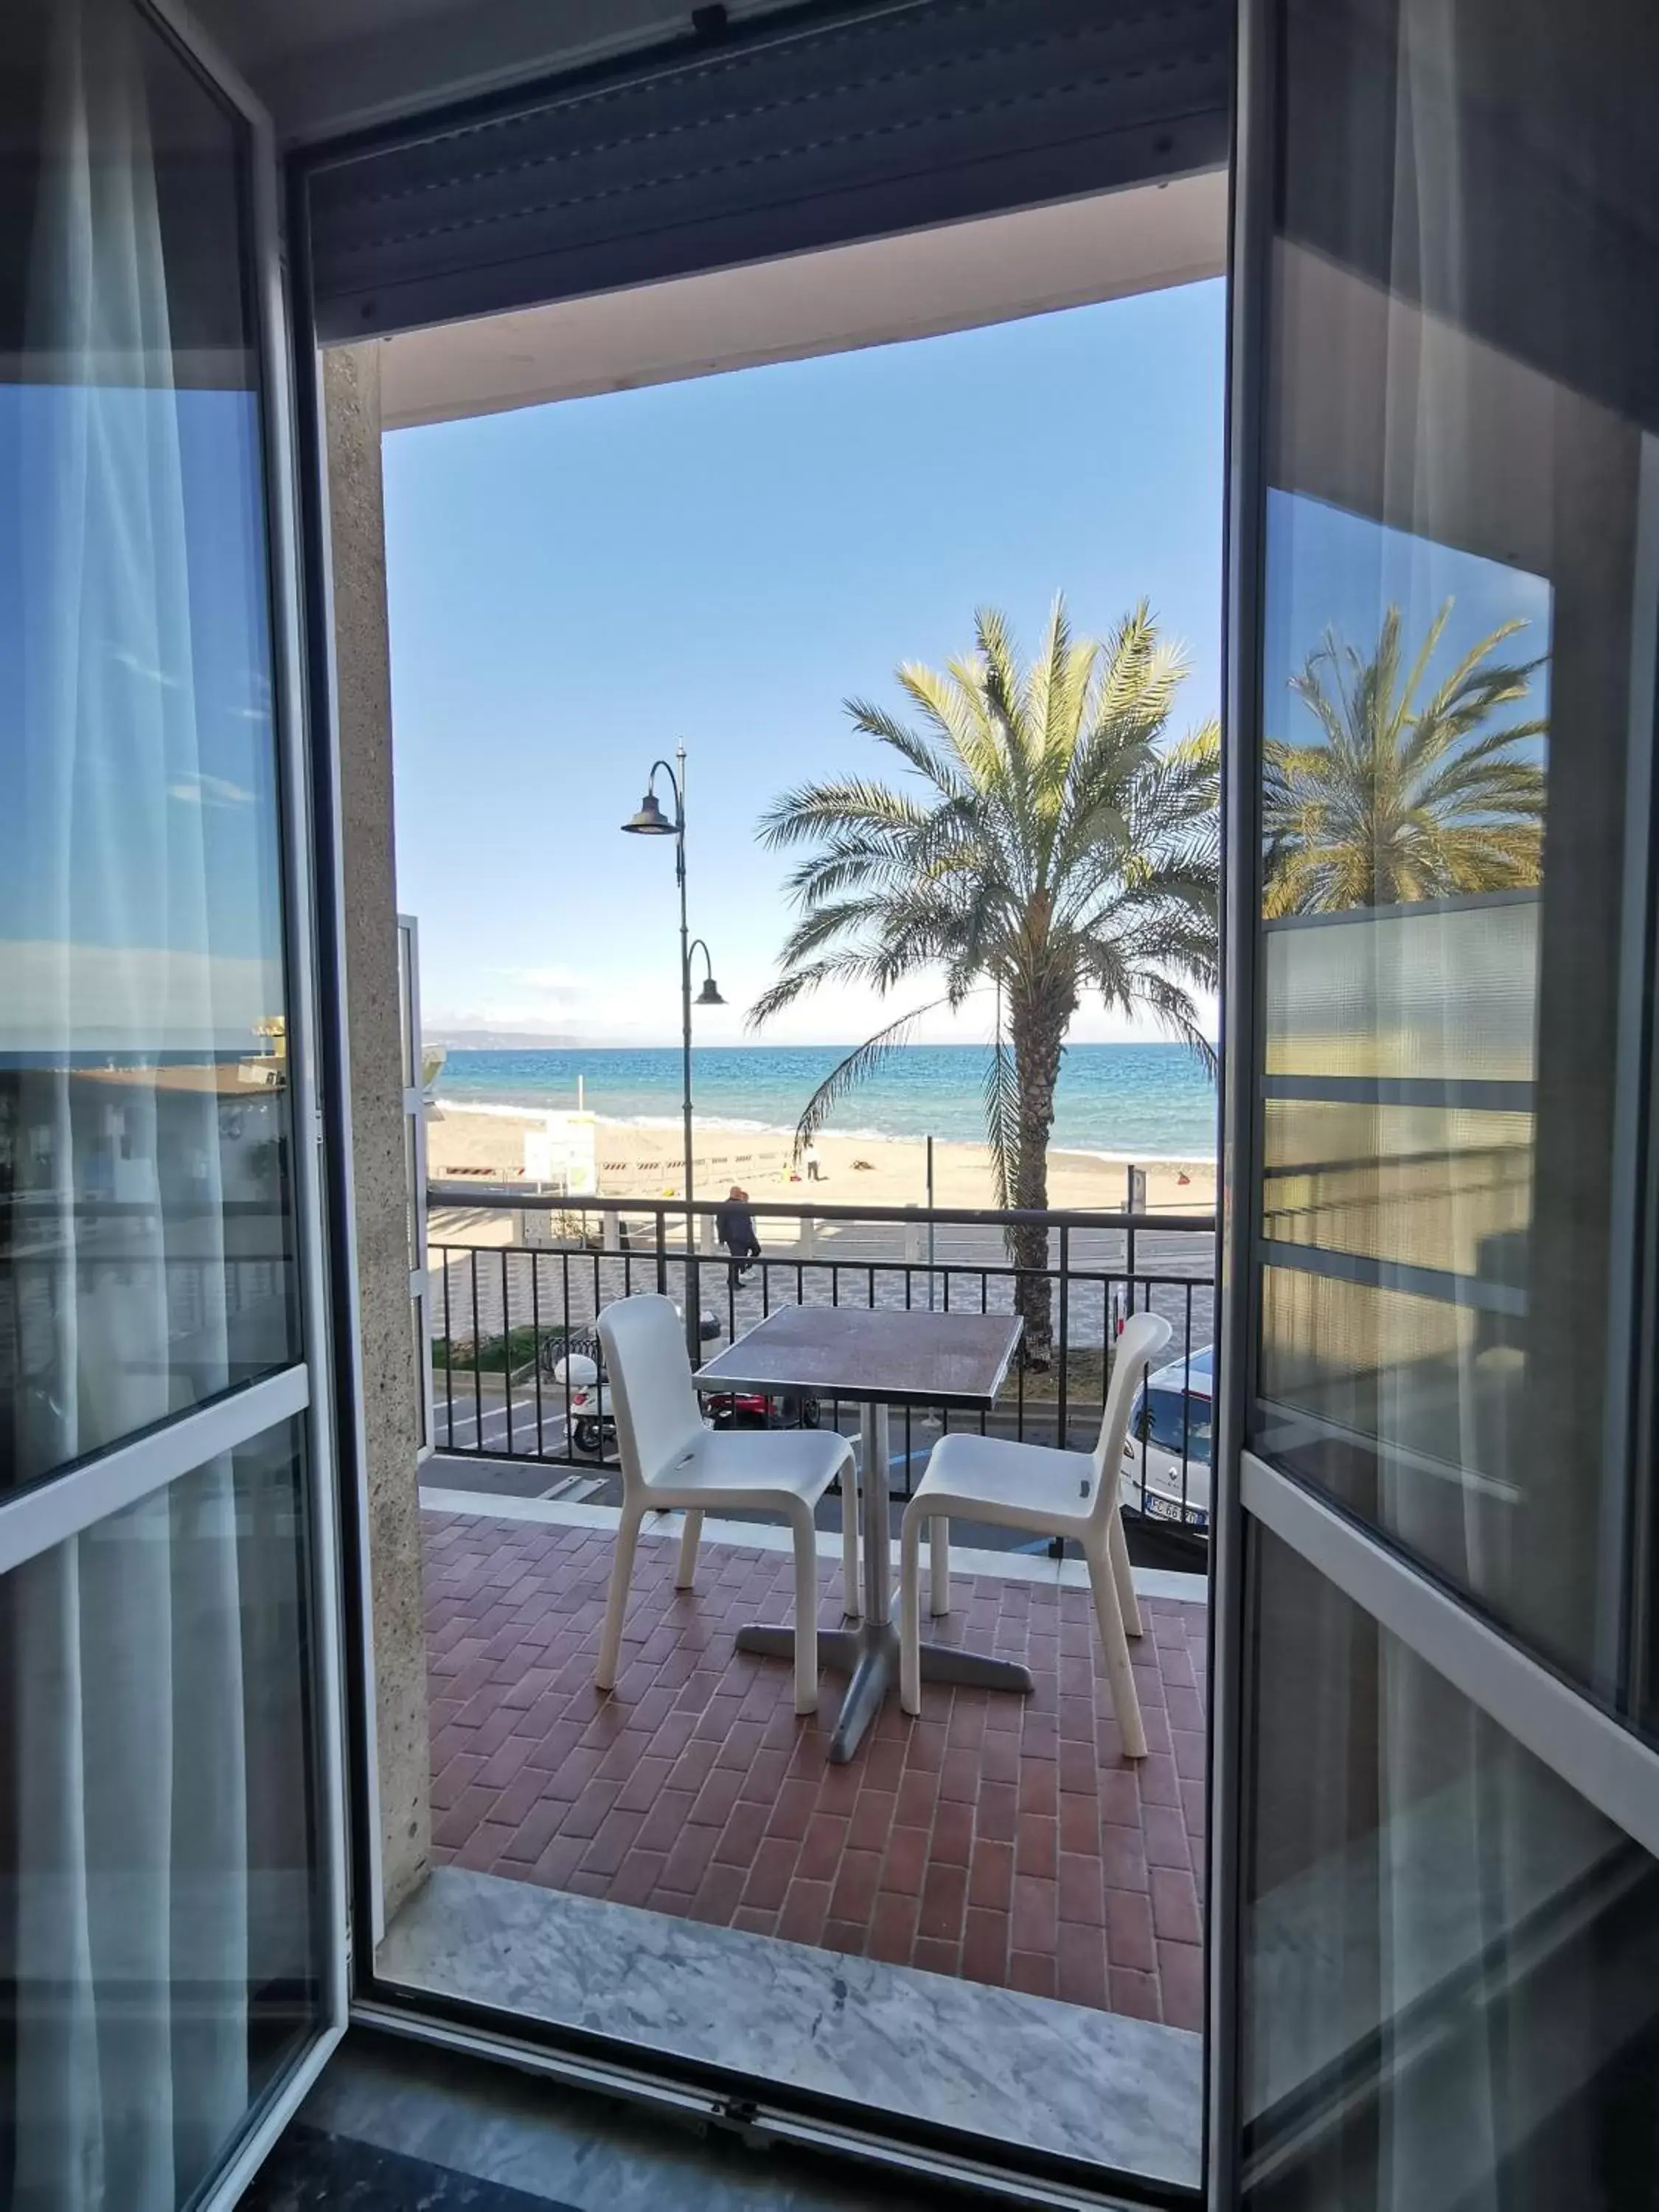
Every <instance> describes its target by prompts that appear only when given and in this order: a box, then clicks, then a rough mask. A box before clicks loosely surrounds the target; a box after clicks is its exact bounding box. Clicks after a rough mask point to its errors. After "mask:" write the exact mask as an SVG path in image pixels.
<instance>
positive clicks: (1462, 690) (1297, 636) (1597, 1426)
mask: <svg viewBox="0 0 1659 2212" xmlns="http://www.w3.org/2000/svg"><path fill="white" fill-rule="evenodd" d="M1245 17H1246V24H1245V33H1244V38H1243V50H1242V63H1241V79H1240V86H1241V91H1240V100H1241V109H1240V113H1241V128H1240V140H1239V143H1240V161H1241V169H1240V190H1239V199H1238V210H1239V228H1238V234H1237V261H1236V265H1235V278H1236V296H1235V312H1236V322H1235V336H1236V341H1237V343H1236V349H1235V356H1234V372H1233V373H1234V391H1233V431H1234V447H1233V457H1234V469H1235V476H1234V497H1235V506H1234V511H1233V517H1232V521H1233V534H1232V545H1231V562H1232V577H1231V610H1232V620H1233V630H1232V646H1231V660H1232V668H1231V681H1232V685H1233V691H1232V726H1231V740H1232V744H1231V798H1230V814H1229V823H1230V834H1231V863H1230V867H1231V876H1230V902H1231V922H1232V957H1233V962H1234V967H1233V977H1232V980H1233V986H1234V987H1233V991H1232V994H1231V1002H1230V1006H1229V1032H1228V1040H1227V1048H1228V1066H1229V1073H1230V1078H1231V1080H1230V1086H1229V1089H1230V1098H1229V1117H1230V1129H1229V1141H1230V1146H1231V1167H1232V1177H1231V1182H1232V1194H1233V1207H1232V1215H1231V1231H1230V1240H1231V1241H1230V1250H1229V1263H1230V1269H1231V1304H1230V1316H1231V1319H1230V1329H1231V1337H1230V1341H1229V1346H1228V1352H1227V1358H1226V1382H1225V1389H1224V1399H1225V1410H1224V1413H1223V1417H1222V1419H1223V1426H1224V1432H1225V1433H1224V1458H1225V1463H1226V1464H1227V1465H1228V1466H1229V1467H1230V1468H1231V1470H1232V1472H1233V1484H1232V1491H1233V1495H1232V1498H1231V1507H1230V1510H1229V1513H1228V1515H1227V1526H1226V1528H1225V1532H1224V1534H1223V1536H1222V1541H1221V1545H1220V1556H1221V1559H1222V1577H1221V1589H1220V1591H1219V1594H1218V1611H1217V1622H1218V1682H1219V1683H1223V1684H1225V1687H1222V1688H1218V1714H1219V1716H1220V1719H1219V1725H1218V1746H1217V1753H1216V1768H1215V1783H1216V1799H1217V1807H1218V1819H1217V1821H1216V1832H1217V1834H1218V1846H1217V1857H1216V1863H1215V1869H1214V1871H1215V1878H1216V1887H1215V1897H1216V1927H1215V1936H1216V1943H1215V1953H1216V1961H1217V1964H1216V1972H1215V1980H1214V1983H1213V1986H1212V2005H1213V2013H1212V2016H1213V2019H1214V2021H1215V2024H1216V2027H1217V2034H1216V2037H1215V2039H1214V2046H1215V2050H1216V2053H1217V2063H1216V2069H1215V2080H1214V2101H1213V2104H1212V2147H1213V2148H1214V2151H1215V2176H1214V2189H1215V2199H1214V2201H1215V2202H1217V2203H1225V2204H1229V2205H1231V2204H1234V2203H1243V2205H1245V2206H1248V2207H1249V2208H1251V2212H1269V2208H1271V2212H1302V2208H1308V2209H1309V2212H1312V2208H1314V2207H1316V2206H1325V2205H1330V2204H1338V2203H1340V2204H1341V2205H1342V2206H1344V2207H1345V2208H1347V2212H1368V2208H1377V2209H1378V2212H1383V2208H1387V2212H1407V2208H1409V2212H1487V2208H1491V2212H1497V2208H1500V2207H1501V2208H1504V2212H1531V2208H1534V2207H1536V2208H1538V2212H1543V2208H1545V2207H1553V2206H1559V2205H1565V2204H1573V2205H1583V2206H1586V2207H1589V2206H1592V2205H1594V2206H1596V2207H1598V2208H1600V2207H1607V2208H1623V2207H1626V2206H1630V2207H1634V2206H1637V2205H1642V2206H1647V2205H1650V2204H1651V2203H1653V2202H1654V2201H1655V2193H1656V2191H1659V2134H1656V2124H1655V2120H1654V2112H1655V2100H1654V2095H1653V2087H1654V2083H1655V2081H1656V2078H1659V1974H1656V1971H1655V1969H1656V1966H1659V1757H1656V1753H1655V1752H1654V1750H1653V1748H1652V1747H1651V1744H1650V1741H1649V1740H1647V1738H1646V1736H1645V1735H1644V1725H1645V1720H1644V1712H1643V1709H1642V1705H1643V1695H1644V1684H1643V1681H1642V1679H1641V1675H1640V1673H1639V1671H1638V1668H1637V1666H1636V1664H1635V1655H1636V1654H1637V1653H1638V1650H1640V1648H1641V1644H1642V1639H1643V1638H1644V1632H1647V1631H1648V1630H1650V1607H1649V1606H1648V1604H1647V1584H1648V1576H1647V1573H1646V1571H1645V1568H1644V1564H1643V1562H1644V1557H1645V1532H1646V1528H1647V1523H1648V1517H1649V1506H1650V1501H1649V1497H1648V1485H1649V1481H1650V1466H1651V1452H1650V1443H1651V1420H1652V1407H1651V1404H1650V1395H1651V1394H1650V1376H1651V1366H1652V1360H1651V1345H1652V1325H1653V1313H1654V1309H1653V1267H1652V1252H1651V1249H1650V1248H1651V1233H1650V1231H1651V1213H1652V1196H1653V1193H1654V1190H1655V1188H1656V1185H1655V1181H1654V1175H1653V1158H1652V1147H1651V1144H1650V1126H1651V1118H1652V1113H1653V1106H1654V1097H1655V1092H1654V1085H1653V1079H1652V1068H1651V1065H1650V1062H1651V1054H1652V1048H1653V1042H1654V1039H1653V1035H1652V1028H1651V1018H1650V1006H1651V996H1652V981H1653V973H1654V893H1655V882H1654V870H1653V852H1654V842H1655V841H1654V829H1655V811H1654V807H1655V794H1654V737H1655V698H1656V680H1655V679H1656V664H1655V637H1656V626H1659V471H1656V454H1659V447H1656V444H1655V439H1656V435H1659V228H1656V225H1655V222H1654V210H1656V208H1659V17H1656V16H1655V15H1654V14H1653V11H1652V10H1651V9H1647V8H1641V7H1634V6H1630V5H1626V4H1624V0H1588V4H1587V5H1585V6H1583V7H1580V8H1577V9H1572V10H1570V11H1568V10H1563V9H1559V8H1556V7H1553V6H1550V5H1546V4H1542V0H1523V4H1520V5H1516V4H1515V0H1457V4H1455V5H1453V4H1451V0H1256V4H1251V5H1249V6H1248V7H1247V8H1246V9H1245Z"/></svg>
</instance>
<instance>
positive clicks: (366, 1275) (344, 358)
mask: <svg viewBox="0 0 1659 2212" xmlns="http://www.w3.org/2000/svg"><path fill="white" fill-rule="evenodd" d="M323 400H324V410H325V419H326V428H327V441H328V477H329V486H328V498H329V532H330V545H331V557H332V564H333V590H334V630H335V663H336V667H335V681H336V687H337V706H338V732H339V747H340V814H341V825H340V826H341V842H342V862H343V870H344V877H345V884H344V890H345V897H344V908H343V928H344V934H345V945H344V952H345V985H346V1009H347V1024H348V1031H349V1049H350V1062H351V1067H350V1090H351V1099H350V1105H351V1116H350V1118H351V1167H352V1178H353V1183H354V1186H355V1193H356V1257H357V1292H358V1309H359V1330H360V1346H359V1349H360V1352H361V1360H360V1367H359V1372H360V1375H361V1378H362V1422H363V1443H364V1452H365V1469H366V1474H367V1485H368V1546H369V1606H370V1612H371V1616H372V1625H373V1639H374V1704H375V1719H376V1735H377V1741H378V1748H379V1781H380V1849H381V1856H382V1871H383V1875H384V1885H385V1910H386V1917H388V1918H390V1917H391V1916H392V1913H394V1912H395V1911H397V1909H398V1905H401V1904H402V1903H403V1902H404V1899H406V1898H407V1897H409V1896H410V1893H412V1892H413V1891H414V1890H415V1889H416V1888H417V1887H419V1886H420V1884H421V1882H422V1881H424V1879H425V1877H426V1872H427V1867H428V1861H429V1858H430V1856H431V1846H432V1821H431V1802H430V1771H429V1756H428V1731H427V1704H426V1645H425V1638H424V1632H423V1629H422V1609H421V1541H420V1538H421V1531H420V1505H419V1500H418V1492H417V1487H416V1464H415V1451H416V1395H415V1393H416V1369H415V1352H414V1344H413V1339H412V1336H411V1333H410V1304H409V1251H408V1245H407V1243H406V1241H405V1240H406V1234H407V1231H406V1227H405V1218H406V1217H405V1212H404V1127H403V1066H402V1056H401V1049H400V1038H399V1035H398V1021H399V1016H398V937H397V913H398V894H397V869H396V854H395V850H394V841H393V829H392V679H391V660H390V653H389V647H388V641H387V635H386V529H385V515H384V510H383V507H382V501H381V484H380V350H379V348H378V346H377V345H374V344H365V345H362V346H350V347H341V348H337V349H333V350H331V351H330V352H328V353H327V354H325V356H324V367H323Z"/></svg>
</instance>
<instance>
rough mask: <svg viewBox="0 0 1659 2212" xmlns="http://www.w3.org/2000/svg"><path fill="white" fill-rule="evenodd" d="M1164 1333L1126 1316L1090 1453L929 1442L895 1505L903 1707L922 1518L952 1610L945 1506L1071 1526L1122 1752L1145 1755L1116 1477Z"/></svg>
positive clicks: (942, 1604)
mask: <svg viewBox="0 0 1659 2212" xmlns="http://www.w3.org/2000/svg"><path fill="white" fill-rule="evenodd" d="M1169 1340H1170V1324H1169V1322H1167V1321H1164V1320H1162V1319H1161V1318H1160V1317H1159V1316H1158V1315H1157V1314H1150V1313H1139V1314H1136V1315H1134V1316H1133V1317H1132V1318H1131V1320H1130V1321H1129V1322H1128V1324H1127V1327H1126V1328H1125V1329H1124V1331H1123V1334H1122V1335H1121V1336H1120V1337H1119V1338H1118V1340H1117V1344H1116V1347H1115V1352H1114V1355H1113V1360H1112V1381H1111V1388H1110V1389H1109V1391H1108V1393H1107V1398H1106V1410H1105V1413H1104V1414H1103V1417H1102V1419H1101V1424H1100V1436H1099V1438H1098V1440H1097V1443H1096V1445H1095V1448H1094V1449H1093V1451H1091V1452H1073V1451H1055V1450H1054V1449H1050V1448H1048V1447H1047V1446H1045V1445H1042V1444H1022V1443H1013V1442H1012V1441H1011V1440H1010V1439H1008V1438H1006V1437H981V1436H976V1435H975V1434H974V1433H973V1431H971V1430H957V1431H952V1432H951V1434H950V1435H949V1436H944V1437H940V1438H939V1442H938V1443H936V1444H935V1445H934V1446H933V1451H932V1453H931V1454H930V1455H929V1456H928V1461H927V1473H926V1474H924V1475H923V1476H922V1478H921V1481H920V1482H919V1483H918V1484H917V1485H916V1488H915V1495H914V1496H913V1497H912V1498H911V1500H910V1503H909V1504H908V1505H907V1506H906V1507H905V1509H904V1529H903V1535H902V1540H901V1551H900V1561H899V1591H900V1598H901V1604H902V1621H901V1638H902V1646H901V1652H900V1662H899V1695H900V1699H901V1700H902V1704H903V1706H904V1710H905V1711H906V1712H907V1713H917V1712H920V1711H921V1620H920V1614H921V1529H922V1523H923V1522H930V1523H931V1524H932V1532H933V1535H932V1554H933V1557H932V1575H931V1581H932V1585H933V1588H932V1592H931V1600H930V1610H931V1611H932V1612H933V1613H934V1614H935V1615H938V1614H939V1613H949V1611H950V1610H951V1548H950V1520H949V1516H951V1514H952V1513H964V1514H967V1515H969V1516H970V1517H971V1518H972V1519H974V1520H975V1521H985V1522H991V1523H992V1524H994V1526H995V1527H997V1528H1029V1529H1030V1531H1031V1532H1032V1533H1033V1534H1036V1535H1039V1536H1069V1537H1071V1538H1072V1539H1073V1541H1074V1542H1076V1543H1079V1544H1080V1545H1081V1546H1082V1547H1083V1554H1084V1557H1085V1559H1087V1561H1088V1563H1089V1584H1090V1588H1091V1589H1092V1590H1093V1592H1094V1600H1095V1617H1096V1619H1097V1620H1098V1621H1099V1623H1100V1640H1101V1643H1102V1644H1103V1646H1104V1647H1105V1653H1106V1676H1107V1680H1109V1682H1110V1684H1111V1686H1112V1705H1113V1709H1114V1711H1115V1712H1116V1714H1117V1722H1118V1726H1119V1728H1120V1729H1121V1730H1122V1732H1123V1748H1124V1750H1125V1751H1126V1752H1127V1753H1128V1755H1129V1757H1130V1758H1131V1759H1144V1758H1145V1757H1146V1729H1145V1727H1144V1726H1143V1725H1142V1723H1141V1718H1140V1700H1139V1698H1138V1697H1137V1696H1136V1694H1135V1679H1134V1669H1133V1667H1132V1666H1131V1665H1130V1663H1129V1646H1128V1644H1127V1640H1126V1638H1127V1636H1139V1634H1140V1632H1141V1628H1140V1607H1139V1605H1138V1604H1137V1602H1136V1601H1135V1588H1134V1580H1133V1576H1132V1575H1131V1573H1130V1570H1129V1547H1128V1544H1127V1541H1126V1540H1125V1537H1124V1534H1123V1519H1122V1515H1121V1511H1120V1510H1119V1498H1118V1485H1119V1482H1120V1480H1121V1473H1122V1461H1123V1444H1124V1439H1125V1437H1126V1436H1127V1433H1128V1427H1129V1408H1130V1407H1131V1406H1132V1405H1133V1403H1134V1395H1135V1392H1136V1391H1137V1390H1138V1389H1139V1387H1140V1385H1141V1383H1142V1382H1143V1380H1144V1379H1145V1377H1146V1370H1147V1369H1148V1367H1149V1366H1150V1365H1151V1364H1152V1360H1153V1358H1155V1357H1156V1356H1157V1354H1158V1352H1161V1351H1162V1350H1163V1349H1164V1346H1165V1345H1166V1344H1167V1343H1168V1342H1169Z"/></svg>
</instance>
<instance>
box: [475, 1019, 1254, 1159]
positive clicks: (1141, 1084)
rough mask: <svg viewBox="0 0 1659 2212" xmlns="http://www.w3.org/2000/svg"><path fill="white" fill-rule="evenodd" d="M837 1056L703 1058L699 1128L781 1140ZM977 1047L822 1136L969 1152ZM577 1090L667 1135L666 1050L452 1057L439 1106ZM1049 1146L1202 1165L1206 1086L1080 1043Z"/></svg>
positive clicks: (1208, 1099) (934, 1055)
mask: <svg viewBox="0 0 1659 2212" xmlns="http://www.w3.org/2000/svg"><path fill="white" fill-rule="evenodd" d="M841 1058H842V1054H841V1053H840V1052H838V1051H837V1050H836V1048H834V1047H832V1046H822V1045H783V1046H763V1045H736V1046H726V1047H720V1046H711V1047H709V1048H707V1049H705V1050H701V1051H698V1052H697V1053H696V1054H695V1055H694V1059H693V1094H694V1097H695V1098H696V1115H697V1119H698V1121H712V1122H720V1123H722V1124H724V1125H725V1126H726V1127H736V1128H744V1129H756V1130H759V1129H779V1130H792V1129H793V1127H794V1126H795V1123H796V1121H798V1120H799V1115H800V1112H801V1109H802V1108H803V1107H804V1106H805V1103H806V1102H807V1100H808V1099H809V1098H810V1097H811V1095H812V1091H813V1090H814V1088H815V1087H816V1086H817V1084H818V1083H819V1082H820V1081H821V1080H822V1079H823V1077H824V1076H826V1075H827V1074H828V1073H829V1071H830V1069H831V1068H832V1067H833V1066H835V1065H836V1061H837V1060H839V1059H841ZM988 1059H989V1054H988V1052H987V1049H986V1048H984V1047H983V1046H981V1045H956V1044H945V1045H907V1046H905V1047H904V1048H902V1050H901V1051H898V1052H896V1053H895V1054H892V1056H891V1057H890V1060H888V1061H887V1062H886V1064H885V1065H884V1066H883V1067H882V1068H881V1070H880V1071H879V1073H877V1074H875V1075H873V1076H872V1077H871V1078H870V1079H869V1080H868V1081H867V1082H866V1083H864V1084H862V1085H860V1087H859V1089H858V1090H857V1091H854V1093H853V1094H852V1095H851V1097H848V1098H847V1099H846V1100H845V1101H844V1102H843V1103H842V1106H841V1107H840V1109H838V1110H837V1112H836V1115H835V1116H834V1118H833V1119H832V1121H830V1122H829V1125H828V1126H829V1128H830V1129H831V1130H833V1131H834V1132H836V1133H838V1134H842V1135H846V1136H869V1137H926V1136H934V1137H939V1138H942V1139H954V1140H957V1141H965V1142H968V1143H973V1142H975V1141H976V1140H979V1139H982V1137H983V1134H984V1122H983V1120H982V1118H981V1107H980V1095H981V1086H982V1085H983V1082H984V1079H985V1071H986V1066H987V1061H988ZM578 1076H580V1077H581V1078H582V1081H583V1088H584V1091H585V1097H586V1105H587V1108H588V1109H589V1111H590V1112H592V1113H595V1114H600V1115H604V1116H605V1118H606V1119H607V1120H610V1121H634V1122H638V1123H641V1124H642V1125H646V1126H654V1125H657V1124H663V1125H665V1126H667V1127H678V1117H679V1110H680V1056H679V1054H678V1052H676V1051H672V1050H665V1051H664V1050H653V1051H649V1052H645V1051H598V1050H595V1051H586V1052H452V1053H451V1054H450V1055H449V1059H448V1061H447V1065H446V1066H445V1068H444V1071H443V1073H442V1074H441V1076H440V1077H439V1079H438V1085H437V1091H438V1097H439V1100H440V1102H441V1103H442V1102H445V1101H447V1102H448V1103H452V1104H453V1105H456V1106H495V1107H498V1108H499V1107H504V1108H518V1109H523V1108H526V1107H554V1106H562V1107H571V1106H574V1104H575V1103H576V1079H577V1077H578ZM1052 1142H1053V1144H1054V1147H1055V1148H1056V1149H1057V1150H1060V1151H1062V1152H1098V1153H1102V1154H1104V1155H1106V1156H1107V1157H1108V1158H1123V1159H1135V1160H1155V1159H1207V1158H1211V1157H1212V1155H1213V1153H1214V1152H1215V1148H1216V1094H1215V1085H1214V1084H1213V1082H1212V1080H1211V1079H1210V1078H1209V1076H1207V1075H1206V1073H1204V1071H1203V1069H1202V1068H1201V1067H1200V1066H1199V1064H1198V1062H1197V1061H1196V1060H1194V1057H1193V1055H1192V1054H1191V1053H1189V1052H1188V1051H1187V1050H1186V1049H1185V1048H1184V1047H1182V1046H1181V1045H1174V1044H1079V1045H1073V1046H1071V1047H1070V1048H1068V1049H1067V1051H1066V1057H1065V1060H1063V1062H1062V1063H1061V1067H1060V1089H1059V1093H1058V1096H1057V1097H1056V1099H1055V1104H1054V1137H1053V1139H1052Z"/></svg>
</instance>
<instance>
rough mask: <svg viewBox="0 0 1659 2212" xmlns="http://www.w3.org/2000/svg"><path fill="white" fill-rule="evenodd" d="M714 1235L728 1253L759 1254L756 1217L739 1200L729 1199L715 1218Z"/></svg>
mask: <svg viewBox="0 0 1659 2212" xmlns="http://www.w3.org/2000/svg"><path fill="white" fill-rule="evenodd" d="M714 1234H715V1236H716V1237H719V1238H720V1243H722V1244H724V1245H725V1247H726V1250H727V1251H728V1252H750V1251H754V1252H757V1251H758V1250H759V1249H760V1238H759V1237H757V1236H756V1234H755V1217H754V1215H753V1214H752V1213H751V1212H750V1211H749V1208H748V1207H747V1206H745V1205H744V1202H743V1200H741V1199H739V1198H728V1199H727V1200H726V1203H725V1205H724V1206H721V1208H720V1212H718V1213H717V1214H716V1215H715V1216H714Z"/></svg>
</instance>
